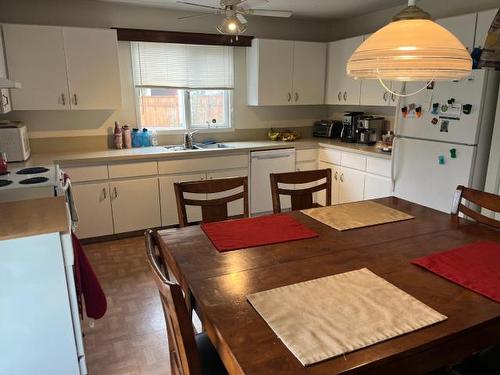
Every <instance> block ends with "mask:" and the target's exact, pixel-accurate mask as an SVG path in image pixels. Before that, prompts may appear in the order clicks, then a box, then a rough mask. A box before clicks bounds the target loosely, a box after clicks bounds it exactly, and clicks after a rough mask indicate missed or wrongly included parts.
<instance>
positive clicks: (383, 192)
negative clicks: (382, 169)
mask: <svg viewBox="0 0 500 375" xmlns="http://www.w3.org/2000/svg"><path fill="white" fill-rule="evenodd" d="M391 195H392V182H391V179H390V178H388V177H382V176H376V175H373V174H367V175H366V176H365V193H364V198H365V199H376V198H384V197H389V196H391Z"/></svg>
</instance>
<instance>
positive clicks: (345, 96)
mask: <svg viewBox="0 0 500 375" xmlns="http://www.w3.org/2000/svg"><path fill="white" fill-rule="evenodd" d="M344 101H347V91H344Z"/></svg>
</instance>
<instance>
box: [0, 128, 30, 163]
mask: <svg viewBox="0 0 500 375" xmlns="http://www.w3.org/2000/svg"><path fill="white" fill-rule="evenodd" d="M0 152H5V153H6V154H7V161H9V162H10V161H24V160H27V159H28V158H29V157H30V153H31V150H30V141H29V138H28V130H27V129H26V125H24V124H23V123H20V122H5V123H0Z"/></svg>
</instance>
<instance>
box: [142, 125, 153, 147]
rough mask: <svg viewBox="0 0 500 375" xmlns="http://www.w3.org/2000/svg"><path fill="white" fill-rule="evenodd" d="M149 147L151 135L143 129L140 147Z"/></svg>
mask: <svg viewBox="0 0 500 375" xmlns="http://www.w3.org/2000/svg"><path fill="white" fill-rule="evenodd" d="M149 146H151V133H150V132H149V131H148V129H146V128H144V129H142V147H149Z"/></svg>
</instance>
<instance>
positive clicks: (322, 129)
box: [313, 120, 342, 138]
mask: <svg viewBox="0 0 500 375" xmlns="http://www.w3.org/2000/svg"><path fill="white" fill-rule="evenodd" d="M341 132H342V121H336V120H321V121H316V122H315V123H314V125H313V136H314V137H322V138H340V133H341Z"/></svg>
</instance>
